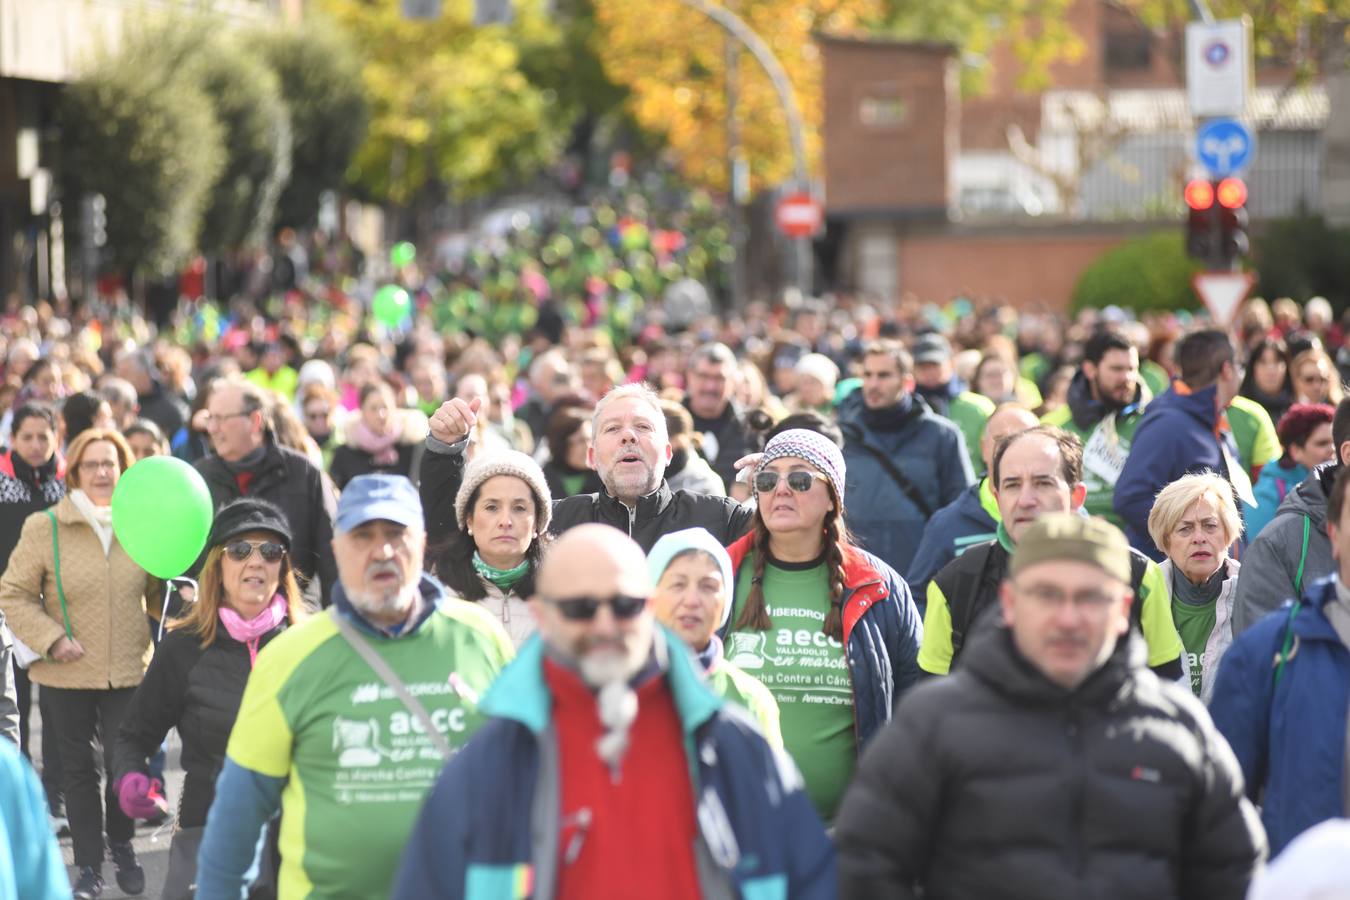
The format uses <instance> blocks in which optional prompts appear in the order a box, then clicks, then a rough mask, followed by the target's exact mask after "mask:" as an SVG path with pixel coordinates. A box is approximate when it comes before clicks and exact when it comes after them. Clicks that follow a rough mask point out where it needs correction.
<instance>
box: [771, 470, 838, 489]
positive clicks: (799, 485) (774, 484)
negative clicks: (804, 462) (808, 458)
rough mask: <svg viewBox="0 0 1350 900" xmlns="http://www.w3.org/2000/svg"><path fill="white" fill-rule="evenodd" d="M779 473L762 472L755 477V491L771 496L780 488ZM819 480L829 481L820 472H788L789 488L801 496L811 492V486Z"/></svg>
mask: <svg viewBox="0 0 1350 900" xmlns="http://www.w3.org/2000/svg"><path fill="white" fill-rule="evenodd" d="M778 478H779V473H778V472H760V473H759V474H758V475H756V476H755V490H757V491H759V492H760V493H761V494H769V493H772V492H773V491H774V490H776V489H777V488H778ZM817 478H819V479H820V480H821V481H828V480H829V479H828V478H827V477H826V476H825V475H824V474H822V473H820V472H788V473H787V483H788V487H790V488H792V489H793V490H794V491H796V492H797V493H799V494H805V493H806V492H807V491H809V490H811V485H812V483H813V482H815V480H816V479H817Z"/></svg>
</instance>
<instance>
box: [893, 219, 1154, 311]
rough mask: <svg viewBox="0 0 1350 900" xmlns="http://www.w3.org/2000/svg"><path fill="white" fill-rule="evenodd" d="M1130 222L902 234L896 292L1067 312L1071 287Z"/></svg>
mask: <svg viewBox="0 0 1350 900" xmlns="http://www.w3.org/2000/svg"><path fill="white" fill-rule="evenodd" d="M1137 233H1140V231H1139V230H1138V229H1136V228H1134V227H1118V228H1101V229H1096V228H1088V227H1084V226H1077V227H1062V226H1052V227H1048V228H1039V227H1030V226H1027V227H1009V226H1001V227H989V228H979V229H974V228H969V229H956V228H953V229H950V230H946V231H928V232H909V233H902V234H900V235H899V237H898V238H897V247H898V251H897V255H898V263H899V266H898V268H899V276H900V279H899V280H900V289H901V290H902V291H906V292H912V293H914V294H916V295H917V296H918V297H919V298H920V299H922V300H924V301H934V302H945V301H947V300H949V299H951V298H952V297H955V296H958V295H959V296H966V297H971V298H973V299H989V300H995V299H1001V300H1006V301H1007V302H1009V303H1011V304H1013V305H1015V306H1018V307H1021V308H1023V309H1029V310H1033V309H1048V310H1067V309H1068V308H1069V301H1070V300H1071V299H1072V297H1073V288H1074V285H1075V284H1076V283H1077V281H1078V276H1079V275H1081V274H1082V272H1083V270H1084V269H1086V268H1087V267H1088V266H1089V265H1090V264H1091V263H1092V262H1093V261H1094V260H1096V259H1097V257H1099V256H1101V254H1102V253H1104V252H1106V251H1107V250H1109V249H1111V248H1112V247H1114V246H1116V245H1117V244H1119V243H1120V242H1121V241H1124V240H1126V239H1127V238H1129V237H1132V236H1134V235H1135V234H1137Z"/></svg>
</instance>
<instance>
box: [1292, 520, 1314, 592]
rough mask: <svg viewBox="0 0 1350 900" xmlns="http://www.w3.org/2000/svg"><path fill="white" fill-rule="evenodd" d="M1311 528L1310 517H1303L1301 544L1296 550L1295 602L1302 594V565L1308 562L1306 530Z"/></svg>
mask: <svg viewBox="0 0 1350 900" xmlns="http://www.w3.org/2000/svg"><path fill="white" fill-rule="evenodd" d="M1311 530H1312V519H1311V518H1309V517H1308V516H1304V517H1303V546H1302V547H1301V548H1300V549H1299V551H1298V571H1297V572H1295V573H1294V600H1295V602H1296V604H1297V601H1298V600H1299V598H1301V597H1302V596H1303V566H1304V565H1305V564H1306V563H1307V562H1308V532H1309V531H1311Z"/></svg>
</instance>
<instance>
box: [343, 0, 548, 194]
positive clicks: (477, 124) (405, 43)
mask: <svg viewBox="0 0 1350 900" xmlns="http://www.w3.org/2000/svg"><path fill="white" fill-rule="evenodd" d="M319 5H320V8H322V9H324V10H325V11H326V12H327V13H328V14H329V15H331V16H332V17H333V20H334V21H335V22H336V23H338V24H339V25H340V26H342V27H343V28H344V29H345V30H346V31H347V32H348V34H349V35H351V37H352V38H353V40H355V41H356V42H357V43H358V44H359V45H360V47H361V48H362V50H363V53H364V65H363V67H362V70H361V74H362V79H363V82H364V84H365V91H366V96H367V97H368V98H369V100H370V105H371V113H372V115H371V123H370V132H369V134H368V136H367V138H366V141H365V143H364V144H362V146H361V148H360V150H359V151H358V153H357V156H356V159H355V161H354V163H353V165H352V168H351V170H350V173H349V175H350V177H351V178H352V180H353V181H354V182H355V183H357V184H358V185H359V186H360V187H361V188H363V189H364V190H365V191H366V192H367V193H368V194H369V195H371V196H372V197H375V198H378V199H381V200H388V201H391V202H393V203H398V204H406V203H409V202H410V201H412V200H413V199H414V198H415V197H416V196H417V195H418V194H419V192H421V191H422V190H423V189H424V188H426V187H428V186H443V187H444V188H445V189H446V191H447V192H448V193H449V194H450V195H452V196H455V197H461V198H462V197H468V196H473V195H475V194H480V193H482V192H484V191H487V190H490V189H492V188H495V187H498V186H500V185H503V184H510V183H512V182H518V181H520V180H522V179H524V178H527V177H528V176H530V175H532V174H534V173H535V172H537V171H538V170H539V169H540V168H541V167H543V166H545V165H547V164H549V163H551V162H552V161H553V160H555V159H556V158H557V155H558V152H559V150H560V149H561V146H562V143H563V141H564V140H565V138H566V135H567V126H568V125H569V122H568V121H566V119H565V116H564V115H560V114H559V110H557V109H556V103H555V101H556V99H557V95H556V93H555V92H554V91H553V90H552V89H551V88H547V87H542V86H540V85H538V84H536V83H533V82H532V81H531V80H530V78H529V77H527V75H526V73H525V71H524V70H523V68H522V64H521V60H522V57H523V56H524V55H526V54H527V53H538V52H542V51H543V50H544V49H546V48H549V47H553V46H556V45H557V43H558V40H559V36H558V30H557V28H556V26H554V25H553V23H552V22H550V21H549V19H548V18H547V17H546V16H545V15H543V13H542V12H541V9H540V4H539V2H538V0H517V2H516V4H515V6H516V9H515V18H514V20H513V22H512V23H511V24H510V25H509V26H503V25H493V26H487V27H476V26H475V25H474V24H473V22H472V18H471V17H472V3H471V2H470V0H450V2H447V3H446V4H445V8H444V11H443V12H442V15H441V16H440V18H438V19H435V20H432V21H410V20H408V19H405V18H404V17H403V15H402V12H401V4H400V2H399V0H320V4H319ZM564 112H565V111H564Z"/></svg>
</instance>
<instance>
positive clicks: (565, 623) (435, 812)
mask: <svg viewBox="0 0 1350 900" xmlns="http://www.w3.org/2000/svg"><path fill="white" fill-rule="evenodd" d="M537 588H538V593H537V595H536V596H535V597H534V598H533V600H532V606H533V608H534V614H535V617H536V619H537V620H538V623H539V632H538V634H537V635H535V637H533V638H531V639H530V641H529V642H528V643H526V644H525V645H524V646H523V647H521V649H520V655H519V656H518V658H517V660H516V662H515V663H513V664H512V665H510V666H508V667H507V669H506V671H504V672H503V673H502V675H501V677H500V678H498V679H497V681H496V683H495V684H494V685H493V686H492V689H491V690H490V691H489V692H488V694H487V695H486V696H485V697H484V698H483V700H482V702H481V703H480V704H479V707H478V708H479V711H480V712H481V713H482V714H483V715H485V716H487V717H489V720H488V722H487V723H486V724H485V725H484V726H483V727H482V729H480V730H479V732H478V734H477V735H476V736H475V737H474V740H473V741H472V742H470V743H469V745H468V746H467V747H465V748H464V750H463V751H462V752H461V753H459V754H458V755H456V757H455V758H454V759H452V760H451V761H450V764H449V765H448V766H446V768H445V771H444V772H443V773H442V775H441V777H440V779H439V781H438V782H437V784H436V787H435V788H434V789H433V790H432V793H431V795H430V796H429V797H428V798H427V802H426V805H425V806H424V807H423V810H422V814H421V817H420V819H419V821H418V823H417V826H416V828H415V829H414V831H413V834H412V837H411V838H410V839H409V841H408V847H407V850H406V852H405V854H404V858H403V864H402V867H401V869H400V871H399V875H398V878H397V880H396V882H395V886H394V892H393V894H392V896H393V897H395V898H399V900H431V898H441V897H471V898H472V897H484V896H525V895H526V894H528V895H529V896H532V897H536V898H572V897H601V896H604V897H617V896H639V895H640V896H643V897H655V898H696V897H708V898H723V897H743V896H758V895H763V896H787V897H821V898H825V897H833V896H834V892H835V870H834V851H833V849H832V847H831V845H830V842H829V840H828V839H827V838H826V836H825V832H824V829H823V828H822V826H821V823H820V819H819V818H817V816H816V813H815V811H814V809H813V808H812V806H811V803H810V801H809V800H808V799H807V797H806V794H805V793H804V792H803V790H802V782H801V776H800V775H799V774H798V773H797V769H796V767H795V766H794V765H793V764H792V761H791V760H790V759H789V758H788V757H787V756H786V755H785V754H783V753H781V752H775V751H774V750H773V749H771V748H770V747H769V745H768V743H767V742H766V741H765V740H764V738H763V737H762V736H761V735H760V733H759V731H758V729H757V726H756V725H755V724H754V721H753V720H752V719H751V717H750V715H749V714H748V713H746V712H744V711H742V710H740V709H739V708H738V707H734V706H730V705H726V704H725V703H724V702H723V701H722V700H721V699H720V698H718V697H717V696H715V695H714V694H713V693H712V692H711V691H710V690H709V689H708V687H707V685H706V684H705V683H704V681H703V679H702V677H701V673H700V671H699V667H698V665H697V663H695V662H694V660H693V659H692V657H690V655H689V653H688V651H687V650H686V649H685V647H684V644H683V643H682V642H681V641H680V639H679V638H678V637H676V636H675V635H674V634H673V633H671V632H668V631H666V630H665V629H664V628H662V627H661V626H659V625H657V624H656V622H655V621H654V619H653V615H652V610H651V607H650V604H649V602H648V600H649V597H650V596H651V593H652V583H651V576H650V574H649V570H648V567H647V562H646V559H645V557H644V556H643V553H642V548H641V547H639V546H638V545H637V543H635V542H634V541H633V540H632V539H630V538H628V537H627V536H626V535H624V534H623V533H621V532H619V531H617V530H615V529H613V528H610V527H608V526H605V525H597V524H584V525H577V526H576V527H575V528H572V529H569V530H568V531H567V532H566V533H564V534H563V535H562V536H561V537H559V538H558V540H557V541H556V542H555V543H554V544H553V546H552V548H551V549H550V550H549V552H548V554H546V555H545V557H544V561H543V564H542V566H541V568H540V572H539V580H538V584H537ZM511 891H516V892H517V893H510V892H511Z"/></svg>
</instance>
